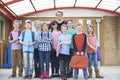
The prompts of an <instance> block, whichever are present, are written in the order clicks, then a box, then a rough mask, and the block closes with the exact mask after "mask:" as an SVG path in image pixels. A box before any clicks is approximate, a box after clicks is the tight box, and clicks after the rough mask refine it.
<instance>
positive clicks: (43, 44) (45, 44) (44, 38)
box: [38, 32, 52, 51]
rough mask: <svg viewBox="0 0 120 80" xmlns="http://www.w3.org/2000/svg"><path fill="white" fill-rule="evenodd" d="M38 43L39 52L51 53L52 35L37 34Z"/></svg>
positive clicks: (49, 33) (48, 33)
mask: <svg viewBox="0 0 120 80" xmlns="http://www.w3.org/2000/svg"><path fill="white" fill-rule="evenodd" d="M38 42H39V48H38V49H39V50H40V51H51V49H52V46H51V45H52V33H51V32H47V33H43V32H40V33H38Z"/></svg>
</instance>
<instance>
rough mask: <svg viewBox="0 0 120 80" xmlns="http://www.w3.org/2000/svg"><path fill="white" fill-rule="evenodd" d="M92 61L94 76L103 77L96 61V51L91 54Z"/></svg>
mask: <svg viewBox="0 0 120 80" xmlns="http://www.w3.org/2000/svg"><path fill="white" fill-rule="evenodd" d="M93 63H94V68H95V73H96V78H103V76H101V75H100V72H99V69H98V62H97V54H96V53H94V54H93Z"/></svg>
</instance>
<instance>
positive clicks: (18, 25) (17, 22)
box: [13, 20, 20, 29]
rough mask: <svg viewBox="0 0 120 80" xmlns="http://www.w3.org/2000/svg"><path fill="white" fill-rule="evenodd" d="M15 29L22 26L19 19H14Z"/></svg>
mask: <svg viewBox="0 0 120 80" xmlns="http://www.w3.org/2000/svg"><path fill="white" fill-rule="evenodd" d="M13 26H14V29H18V28H19V27H20V23H19V21H18V20H14V22H13Z"/></svg>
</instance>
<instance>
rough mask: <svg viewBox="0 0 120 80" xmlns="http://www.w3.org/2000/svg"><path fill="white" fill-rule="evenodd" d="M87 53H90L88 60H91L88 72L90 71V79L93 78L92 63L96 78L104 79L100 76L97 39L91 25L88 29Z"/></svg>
mask: <svg viewBox="0 0 120 80" xmlns="http://www.w3.org/2000/svg"><path fill="white" fill-rule="evenodd" d="M87 32H88V35H87V45H88V47H87V53H88V58H89V64H88V71H89V76H88V78H92V61H93V63H94V68H95V73H96V78H103V76H101V75H100V74H99V68H98V62H97V53H96V52H97V39H96V36H95V34H94V33H93V32H94V28H93V26H91V25H89V26H88V28H87Z"/></svg>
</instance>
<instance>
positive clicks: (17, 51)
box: [9, 20, 23, 77]
mask: <svg viewBox="0 0 120 80" xmlns="http://www.w3.org/2000/svg"><path fill="white" fill-rule="evenodd" d="M13 26H14V30H13V31H11V32H10V35H9V42H10V43H12V75H11V76H10V77H16V68H17V67H16V64H17V63H18V69H19V70H18V75H19V77H22V71H23V67H22V47H21V46H22V45H21V44H19V42H18V38H19V35H20V33H21V31H20V30H19V27H20V23H19V20H14V21H13Z"/></svg>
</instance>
